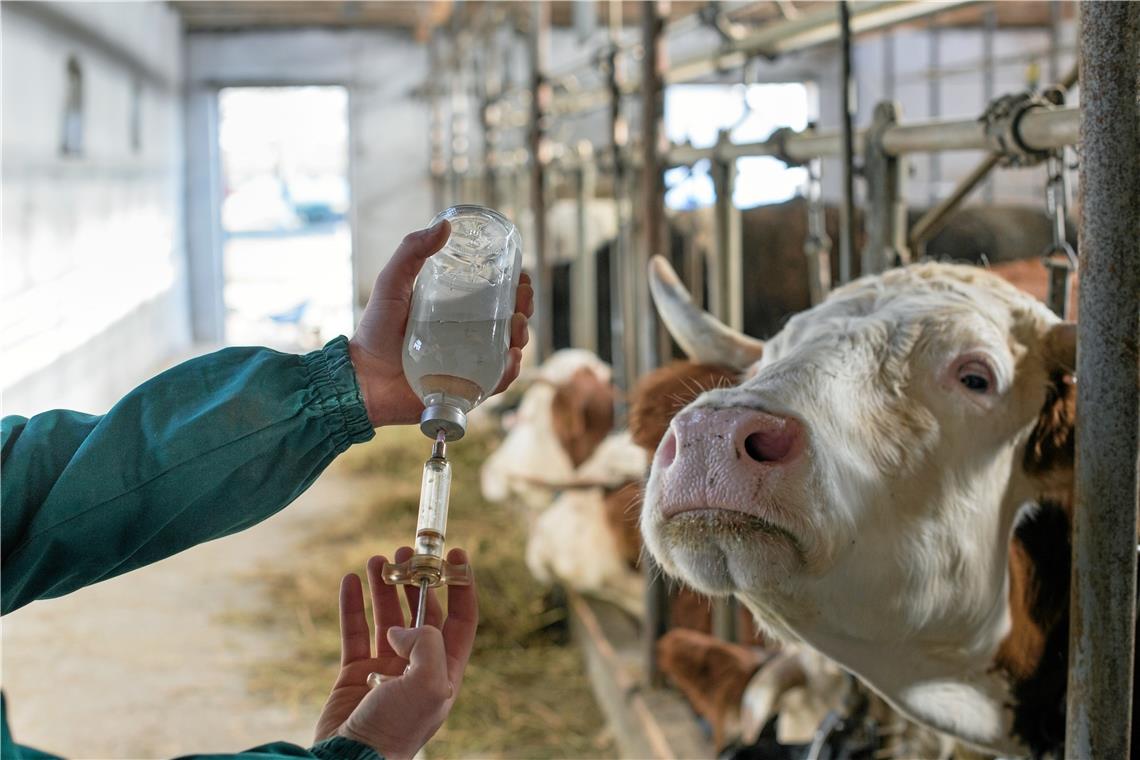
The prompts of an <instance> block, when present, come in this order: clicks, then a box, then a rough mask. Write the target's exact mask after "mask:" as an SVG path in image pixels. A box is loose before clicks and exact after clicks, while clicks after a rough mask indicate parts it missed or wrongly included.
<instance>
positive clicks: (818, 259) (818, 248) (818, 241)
mask: <svg viewBox="0 0 1140 760" xmlns="http://www.w3.org/2000/svg"><path fill="white" fill-rule="evenodd" d="M807 170H808V187H807V207H808V208H807V213H808V220H807V229H808V234H807V237H806V238H805V239H804V256H805V257H806V258H807V273H808V296H809V298H810V299H811V305H812V306H815V305H816V304H818V303H822V302H823V299H825V298H827V294H828V292H829V291H830V290H831V238H829V237H828V236H827V213H826V211H825V209H824V207H823V179H822V176H821V174H822V172H823V161H822V160H821V159H819V158H813V159H811V160H810V161H809V162H808V163H807Z"/></svg>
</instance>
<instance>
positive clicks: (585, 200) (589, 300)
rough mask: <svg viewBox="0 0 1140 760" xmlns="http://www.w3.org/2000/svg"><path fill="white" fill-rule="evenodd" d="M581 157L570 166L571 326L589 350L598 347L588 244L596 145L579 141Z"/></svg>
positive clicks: (593, 271) (595, 287) (591, 251)
mask: <svg viewBox="0 0 1140 760" xmlns="http://www.w3.org/2000/svg"><path fill="white" fill-rule="evenodd" d="M578 151H579V157H580V159H581V160H580V161H579V163H578V165H577V166H575V167H574V168H573V169H571V170H570V171H571V175H572V176H573V178H574V198H575V202H576V206H577V217H578V218H577V222H578V224H577V228H578V229H577V233H578V234H577V239H576V240H577V249H578V250H577V255H576V256H575V257H574V265H573V274H574V284H573V287H572V291H571V292H572V293H573V295H574V298H573V304H574V305H573V310H572V312H571V316H572V321H571V324H570V327H571V329H572V331H573V333H572V336H571V337H572V338H573V345H574V346H575V347H576V348H584V349H586V350H588V351H593V352H595V353H596V352H597V350H598V269H597V265H598V264H597V259H596V258H595V254H596V253H597V252H596V251H594V249H593V248H591V247H590V246H589V245H588V242H589V240H590V217H589V214H588V206H589V202H590V199H591V198H593V197H594V179H595V175H594V171H595V170H594V166H593V162H592V160H591V159H592V158H593V155H594V151H593V148H592V147H591V146H590V143H589V141H586V140H583V141H582V142H581V143H579V145H578Z"/></svg>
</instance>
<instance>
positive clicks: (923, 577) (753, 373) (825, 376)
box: [641, 257, 1135, 755]
mask: <svg viewBox="0 0 1140 760" xmlns="http://www.w3.org/2000/svg"><path fill="white" fill-rule="evenodd" d="M650 285H651V291H652V293H653V298H654V301H655V303H656V305H657V309H658V312H659V314H660V315H661V318H662V320H663V322H664V323H665V325H666V326H667V327H668V329H669V331H670V332H671V333H672V334H673V336H674V338H675V339H676V340H677V342H678V343H679V344H680V346H681V347H682V348H683V349H684V351H685V352H686V354H687V355H688V356H689V357H690V358H691V359H692V360H694V361H695V362H696V363H697V364H703V365H713V366H717V367H724V368H727V370H729V371H732V372H734V373H736V375H737V377H738V378H740V382H739V383H738V384H733V385H731V386H728V387H713V388H712V389H710V390H707V391H704V392H703V393H701V394H700V395H699V396H698V397H697V398H696V399H695V400H694V401H693V402H692V403H690V404H688V405H687V406H685V408H684V409H682V410H681V411H680V412H679V413H677V414H676V415H675V416H674V417H673V418H672V421H671V423H670V424H669V427H668V431H667V433H666V434H665V436H664V438H663V440H662V441H661V443H660V445H659V446H658V447H657V449H656V452H655V455H654V459H653V462H652V465H651V469H650V476H649V480H648V483H647V486H646V495H645V501H644V506H643V509H642V512H641V529H642V534H643V538H644V541H645V545H646V548H647V550H648V551H649V552H650V553H651V554H652V555H653V557H654V558H655V560H656V561H657V563H658V564H659V565H660V567H661V568H663V570H664V572H666V573H667V574H668V575H670V576H673V577H675V578H678V579H680V580H682V581H684V582H685V583H687V584H689V585H691V586H692V587H694V588H695V589H697V590H699V591H701V592H703V593H705V594H708V595H711V596H724V595H733V596H735V597H736V598H737V599H739V600H740V601H741V602H742V603H743V604H744V605H745V606H746V607H747V608H748V609H749V610H750V611H751V612H752V613H753V615H754V616H755V617H756V619H757V620H758V621H759V622H760V623H761V624H762V625H763V626H764V627H765V628H766V630H768V631H769V632H770V633H771V634H772V635H774V636H776V637H777V638H779V639H781V640H784V641H791V642H802V643H804V644H806V645H808V646H810V647H812V648H814V649H816V650H818V651H819V652H821V653H822V654H824V655H826V656H827V657H828V658H830V659H832V660H834V661H835V662H837V663H838V664H840V665H841V666H842V667H844V668H845V669H847V670H848V671H850V672H852V673H854V674H856V675H857V676H858V677H859V678H860V679H861V680H862V681H863V682H864V683H866V684H867V685H868V686H869V687H870V688H871V689H873V690H874V691H875V692H877V693H878V694H880V695H881V696H882V697H883V698H884V699H885V700H886V701H887V702H888V703H889V704H890V705H892V706H893V707H894V708H895V709H896V710H898V711H899V712H901V713H902V714H903V715H905V716H907V717H909V718H910V719H912V720H914V721H916V722H918V723H920V724H922V725H924V726H928V727H930V728H933V729H935V730H937V731H941V732H944V733H946V734H948V735H950V736H952V737H955V738H956V739H957V740H959V741H961V742H964V743H966V744H967V745H969V746H971V747H974V748H977V749H978V750H981V751H985V752H994V753H1001V754H1018V755H1021V754H1027V753H1028V754H1034V755H1043V754H1047V753H1052V752H1056V751H1058V750H1059V749H1060V747H1061V746H1062V744H1063V739H1064V709H1065V667H1066V660H1067V647H1068V598H1069V592H1068V582H1069V530H1070V523H1071V489H1072V478H1073V458H1074V424H1075V387H1074V380H1073V376H1072V373H1073V371H1074V367H1075V348H1076V347H1075V324H1074V323H1071V322H1063V321H1061V320H1060V319H1059V318H1058V317H1056V316H1055V315H1054V314H1053V313H1051V312H1050V311H1049V310H1048V309H1047V308H1045V306H1044V305H1043V304H1041V303H1040V302H1038V301H1036V300H1035V299H1033V298H1032V297H1031V296H1029V295H1028V294H1026V293H1024V292H1022V291H1020V290H1018V289H1017V288H1015V287H1013V286H1012V285H1010V284H1009V283H1007V282H1005V281H1004V280H1002V279H1001V278H1000V277H998V276H996V275H995V274H993V273H990V272H988V271H986V270H985V269H984V268H980V267H973V266H966V265H960V264H945V263H937V262H925V263H919V264H913V265H910V266H907V267H902V268H898V269H893V270H889V271H887V272H885V273H883V274H881V275H876V276H869V277H864V278H861V279H859V280H856V281H854V282H852V283H849V284H847V285H845V286H843V287H840V288H838V289H836V290H835V291H833V292H832V293H831V294H830V296H829V297H828V298H827V299H826V300H825V301H824V302H823V303H821V304H819V305H817V306H815V307H814V308H812V309H810V310H807V311H805V312H803V313H801V314H797V315H796V316H793V317H792V318H791V319H790V320H789V321H788V322H787V324H786V325H785V326H784V327H783V329H781V330H780V331H779V332H778V333H777V334H776V335H775V336H774V337H772V338H771V339H770V340H768V341H766V342H765V341H760V340H758V339H755V338H751V337H749V336H747V335H744V334H741V333H738V332H736V331H733V330H731V329H730V328H728V327H727V326H725V325H723V324H721V323H720V322H718V321H717V320H715V319H714V318H713V317H712V316H711V315H709V314H707V313H704V312H701V311H700V310H699V309H697V308H696V307H695V306H694V305H693V303H692V301H691V299H690V297H689V295H688V294H687V293H686V292H685V290H684V288H683V286H682V285H681V283H680V281H679V279H678V278H677V276H676V274H675V273H674V272H673V270H672V269H671V267H670V266H669V265H668V263H667V262H666V261H665V260H663V259H661V258H660V257H657V258H655V259H654V260H653V262H652V263H651V266H650ZM1134 722H1135V721H1134Z"/></svg>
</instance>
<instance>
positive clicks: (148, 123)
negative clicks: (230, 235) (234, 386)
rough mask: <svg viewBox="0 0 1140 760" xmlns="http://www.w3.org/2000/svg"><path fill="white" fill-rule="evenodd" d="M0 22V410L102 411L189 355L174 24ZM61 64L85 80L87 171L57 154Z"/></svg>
mask: <svg viewBox="0 0 1140 760" xmlns="http://www.w3.org/2000/svg"><path fill="white" fill-rule="evenodd" d="M2 13H3V19H2V48H3V111H4V116H5V118H4V122H3V123H4V129H3V142H2V163H3V169H2V189H3V246H2V251H3V252H2V263H3V284H2V286H0V287H2V297H3V310H2V315H0V352H2V356H3V361H2V362H0V388H2V389H3V411H4V414H12V413H18V414H31V413H34V412H37V411H42V410H44V409H47V408H51V407H56V406H63V407H71V408H78V409H83V410H85V411H90V412H101V411H105V410H106V408H107V407H108V405H109V403H110V402H112V401H113V400H114V399H115V398H117V397H118V396H120V395H121V394H122V393H124V392H126V391H127V390H129V389H130V388H131V387H132V386H133V385H135V384H136V383H137V382H138V381H139V379H140V377H142V376H145V375H146V374H147V373H149V372H151V371H153V370H154V368H155V367H156V366H157V365H158V364H160V363H161V362H162V361H163V360H165V359H167V358H168V357H170V356H172V355H174V354H176V353H180V352H182V351H184V350H185V349H186V347H187V346H188V343H189V329H188V322H187V305H186V295H185V260H184V246H183V243H182V241H183V226H182V171H183V160H182V157H183V149H182V121H181V113H182V111H181V89H180V87H181V85H180V79H181V50H182V48H181V45H182V29H181V22H180V20H179V19H178V17H177V15H176V14H175V13H174V12H173V11H171V10H170V9H169V8H168V7H167V6H166V5H165V4H160V3H75V4H70V3H51V4H48V3H5V4H4V5H3V10H2ZM69 56H74V57H75V58H76V59H77V60H78V61H79V64H80V66H81V67H82V72H83V86H84V93H83V97H84V100H83V103H84V115H83V116H84V153H83V154H82V155H81V156H62V155H61V154H60V144H61V133H62V123H63V113H64V102H65V98H66V87H67V75H66V66H67V60H68V57H69ZM139 86H141V144H140V146H139V148H138V149H137V150H135V149H134V148H133V147H132V145H131V137H130V134H131V131H130V128H129V125H130V114H131V109H132V105H131V103H132V91H133V90H134V89H135V88H136V87H139Z"/></svg>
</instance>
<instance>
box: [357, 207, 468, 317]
mask: <svg viewBox="0 0 1140 760" xmlns="http://www.w3.org/2000/svg"><path fill="white" fill-rule="evenodd" d="M450 235H451V224H450V223H448V222H447V220H441V221H439V222H436V223H435V224H433V225H432V226H431V227H428V228H426V229H422V230H417V231H415V232H410V233H408V234H407V235H405V236H404V239H403V241H402V242H401V243H400V246H399V248H397V249H396V252H395V253H394V254H392V258H391V260H390V261H389V262H388V265H387V266H385V267H384V271H382V272H381V273H380V276H379V277H378V278H377V279H376V288H375V292H374V294H373V295H374V297H376V298H379V299H380V300H382V301H407V300H409V299H410V298H411V295H412V284H413V283H414V282H415V281H416V275H418V274H419V273H420V270H421V269H423V266H424V262H425V261H427V258H428V257H429V256H431V255H432V254H433V253H435V252H436V251H438V250H439V249H440V248H443V244H444V243H446V242H447V238H448V237H450Z"/></svg>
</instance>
